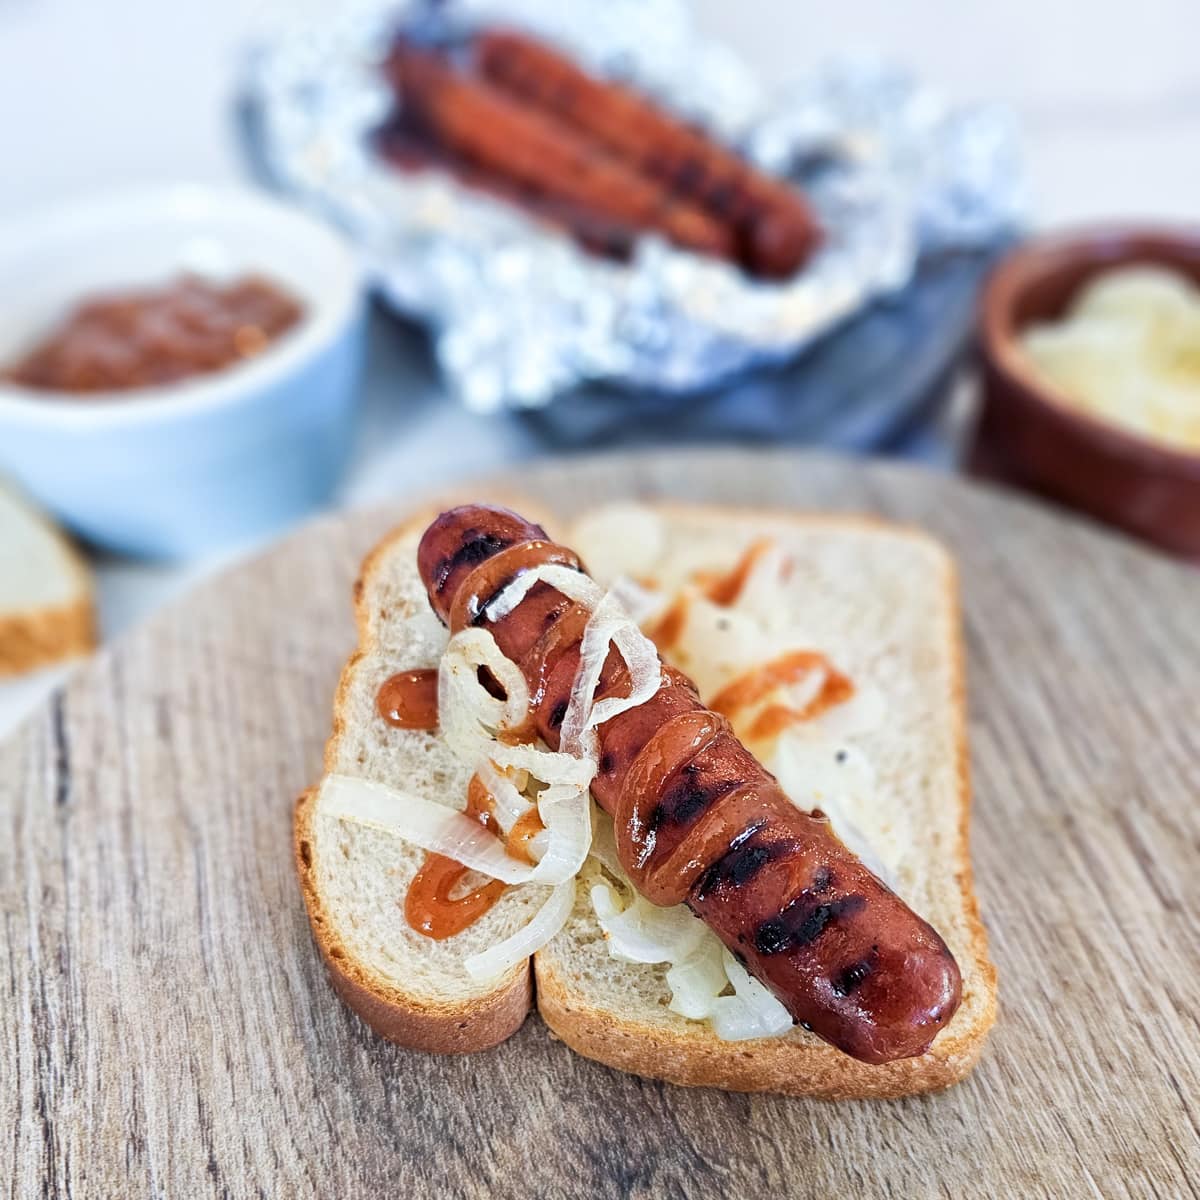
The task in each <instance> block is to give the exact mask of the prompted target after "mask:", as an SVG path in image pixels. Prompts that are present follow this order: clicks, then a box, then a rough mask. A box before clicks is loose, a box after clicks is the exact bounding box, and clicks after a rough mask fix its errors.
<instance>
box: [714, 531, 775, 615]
mask: <svg viewBox="0 0 1200 1200" xmlns="http://www.w3.org/2000/svg"><path fill="white" fill-rule="evenodd" d="M773 544H774V543H773V542H772V541H771V540H770V538H761V539H760V540H759V541H757V542H754V543H752V544H751V545H750V546H749V547H748V548H747V550H746V552H745V553H744V554H743V555H742V557H741V558H740V559H739V560H738V562H737V565H736V566H735V567H734V568H733V569H732V570H731V571H727V572H726V573H725V574H723V575H715V576H714V575H708V576H704V577H703V578H702V583H703V584H704V594H705V595H706V596H707V597H708V598H709V599H710V600H711V601H712V602H713V603H714V604H719V605H721V606H722V607H723V608H728V607H729V605H731V604H733V603H734V602H735V601H736V600H737V598H738V597H739V596H740V595H741V594H742V588H744V587H745V586H746V580H747V579H749V578H750V572H751V571H753V570H754V565H755V563H757V562H758V560H759V559H760V558H762V556H763V555H764V554H766V552H767V551H768V550H770V549H771V546H772V545H773Z"/></svg>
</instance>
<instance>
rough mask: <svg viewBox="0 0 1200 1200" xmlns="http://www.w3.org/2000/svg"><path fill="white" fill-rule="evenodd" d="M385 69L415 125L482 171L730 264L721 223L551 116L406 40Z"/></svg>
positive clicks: (728, 235) (728, 237) (728, 236)
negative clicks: (651, 231) (652, 232)
mask: <svg viewBox="0 0 1200 1200" xmlns="http://www.w3.org/2000/svg"><path fill="white" fill-rule="evenodd" d="M384 69H385V72H386V73H387V75H388V78H389V79H390V80H391V82H392V85H393V87H394V88H395V89H396V92H397V94H398V95H399V97H400V100H401V103H402V104H403V105H404V106H405V108H406V109H407V110H408V112H409V114H410V116H411V117H412V118H413V119H415V120H418V121H420V122H422V123H423V124H424V125H425V126H426V127H427V128H428V130H429V132H430V133H431V135H432V136H433V137H435V138H436V139H437V140H438V141H441V142H443V143H444V144H445V145H446V146H448V147H449V148H450V149H452V150H454V151H455V152H457V153H458V154H461V155H463V156H464V157H465V158H467V159H469V160H470V161H472V162H475V163H477V164H478V165H479V166H481V167H486V168H487V169H488V170H491V171H494V172H496V173H497V174H499V175H500V176H502V177H504V178H506V179H510V180H512V181H514V182H515V183H518V184H522V185H524V186H526V187H529V188H533V189H535V190H536V191H537V192H539V193H541V194H542V195H544V196H547V197H550V198H553V199H557V200H561V201H565V202H569V203H571V204H574V205H578V206H585V207H586V208H588V209H589V210H591V211H593V212H595V214H596V215H597V217H598V218H603V219H607V220H609V221H612V222H618V223H620V222H624V223H629V224H632V225H635V226H637V227H639V228H641V229H652V230H657V231H659V232H660V233H662V234H663V235H665V236H666V237H668V238H669V239H670V240H671V241H673V242H675V243H677V244H678V245H680V246H683V247H686V248H687V249H691V250H695V251H697V252H699V253H701V254H709V255H714V256H716V257H719V258H725V259H733V257H734V249H735V248H734V244H733V235H732V232H731V230H730V229H729V228H727V227H726V226H725V225H722V224H721V222H719V221H717V220H715V219H714V218H713V217H711V216H709V215H708V214H707V213H705V212H703V211H701V210H700V209H699V208H697V207H695V206H694V205H692V204H690V203H688V202H686V201H684V200H681V199H678V198H676V197H673V196H672V195H671V194H670V193H669V192H668V191H667V190H666V189H664V188H663V187H662V185H661V184H659V183H657V182H655V181H654V180H652V179H647V178H644V177H643V176H641V175H639V174H637V172H636V171H633V170H631V169H630V168H629V167H627V166H626V165H625V164H624V163H622V162H620V161H618V160H616V159H615V158H613V157H611V156H610V155H608V154H607V153H605V151H604V150H603V149H602V148H600V147H597V146H594V145H589V144H588V143H587V142H586V141H585V140H584V139H582V138H580V137H578V136H577V135H576V134H574V133H573V132H572V130H570V129H569V128H566V127H564V126H563V125H561V124H560V123H559V122H557V121H555V120H554V119H553V118H552V117H550V116H549V115H547V114H545V113H542V112H539V111H538V110H537V109H534V108H530V107H528V106H527V105H524V104H522V103H520V102H519V101H517V100H514V99H513V98H512V97H511V96H510V95H508V94H507V93H505V92H503V91H501V90H500V89H498V88H495V87H492V86H491V85H490V84H488V83H486V82H484V81H483V80H479V79H475V78H470V77H468V76H466V75H464V74H461V73H459V72H457V71H455V70H454V68H453V66H452V65H451V64H450V62H449V60H448V59H446V58H445V57H444V56H442V55H439V54H435V53H431V52H428V51H425V50H419V49H417V48H416V47H414V46H412V45H410V44H409V43H407V42H405V41H403V40H401V41H398V42H397V43H396V44H395V45H394V46H393V48H392V51H391V53H390V54H389V56H388V59H387V62H386V63H385V68H384Z"/></svg>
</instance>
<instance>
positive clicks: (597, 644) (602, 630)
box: [561, 592, 662, 757]
mask: <svg viewBox="0 0 1200 1200" xmlns="http://www.w3.org/2000/svg"><path fill="white" fill-rule="evenodd" d="M614 644H615V645H616V647H617V649H618V651H619V652H620V654H621V656H622V657H623V658H624V659H625V665H626V667H628V669H629V678H630V692H629V695H628V696H610V697H608V698H606V699H604V700H601V701H600V703H599V704H596V703H595V695H596V688H597V687H598V686H599V684H600V675H601V673H602V672H603V670H604V663H605V661H606V660H607V658H608V650H609V647H610V646H611V645H614ZM661 685H662V664H661V663H660V662H659V658H658V649H657V647H656V646H655V645H654V643H653V642H652V641H651V640H650V639H649V638H648V637H646V635H645V634H644V633H642V631H641V630H640V629H639V628H638V627H637V626H636V625H635V624H634V623H633V619H632V618H631V617H630V616H629V614H628V613H627V612H626V611H625V609H624V608H623V607H622V605H621V602H620V601H619V600H618V599H617V598H616V597H615V596H614V595H613V594H612V593H611V592H608V593H606V594H605V595H604V596H603V597H602V598H601V600H600V603H599V604H597V605H596V608H595V609H594V611H593V612H592V615H591V619H590V620H589V621H588V623H587V626H586V628H585V629H584V631H583V641H582V642H581V643H580V649H579V671H578V672H577V674H576V676H575V682H574V684H573V685H572V687H571V698H570V701H569V702H568V704H567V712H566V715H565V716H564V717H563V723H562V732H561V744H562V746H563V749H564V750H566V751H567V753H569V754H576V755H584V756H587V757H595V755H596V753H597V746H596V737H595V734H594V733H593V732H592V731H593V730H594V729H595V728H596V727H597V726H599V725H602V724H604V722H605V721H611V720H612V719H613V717H615V716H618V715H619V714H620V713H623V712H626V711H628V710H629V709H631V708H636V707H637V706H638V705H639V704H644V703H645V702H646V701H647V700H649V699H650V697H651V696H653V695H654V694H655V692H657V691H658V689H659V687H660V686H661Z"/></svg>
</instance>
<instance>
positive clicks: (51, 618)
mask: <svg viewBox="0 0 1200 1200" xmlns="http://www.w3.org/2000/svg"><path fill="white" fill-rule="evenodd" d="M95 648H96V614H95V610H94V608H93V605H92V595H91V589H90V587H89V588H87V589H86V590H85V592H84V594H83V595H81V596H80V597H78V598H77V599H76V600H74V601H72V602H71V603H70V604H66V605H62V606H59V607H55V608H40V609H31V610H30V611H29V612H22V613H9V614H8V615H6V616H0V676H4V675H21V674H24V673H25V672H26V671H34V670H37V669H38V668H39V667H47V666H50V665H51V664H53V663H57V662H62V661H63V660H64V659H68V658H77V657H79V656H80V655H84V654H90V653H91V652H92V651H93V650H94V649H95Z"/></svg>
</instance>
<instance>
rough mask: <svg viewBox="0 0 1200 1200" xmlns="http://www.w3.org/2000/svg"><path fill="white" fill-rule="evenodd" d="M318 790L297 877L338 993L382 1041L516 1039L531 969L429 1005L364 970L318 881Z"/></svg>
mask: <svg viewBox="0 0 1200 1200" xmlns="http://www.w3.org/2000/svg"><path fill="white" fill-rule="evenodd" d="M315 800H316V789H315V788H310V789H309V790H308V791H307V792H305V793H304V794H303V795H302V796H301V797H300V799H299V800H297V801H296V808H295V813H294V817H293V822H292V829H293V839H294V852H295V856H296V874H297V875H298V876H299V879H300V889H301V891H302V892H303V894H304V905H305V907H306V908H307V909H308V919H309V923H310V924H311V925H312V931H313V937H314V938H315V939H316V943H317V946H318V947H319V948H320V951H321V957H322V958H323V959H324V960H325V966H326V967H327V968H328V970H329V978H330V981H331V982H332V984H333V987H334V990H335V991H336V992H337V994H338V995H339V996H340V997H341V998H342V999H343V1000H344V1001H345V1002H346V1004H347V1005H348V1006H349V1007H350V1008H352V1009H353V1010H354V1011H355V1012H356V1013H357V1014H358V1015H359V1016H360V1017H361V1018H362V1019H363V1020H364V1021H365V1022H366V1023H367V1024H368V1025H369V1026H370V1027H371V1028H372V1029H373V1030H374V1031H375V1032H376V1033H377V1034H379V1036H380V1037H384V1038H387V1039H388V1041H391V1042H399V1043H400V1045H402V1046H409V1047H411V1048H413V1049H416V1050H425V1051H428V1052H429V1053H430V1054H464V1053H468V1052H470V1051H473V1050H488V1049H490V1048H491V1047H492V1046H496V1045H499V1043H500V1042H502V1041H504V1040H505V1039H506V1038H508V1037H511V1036H512V1035H513V1034H514V1033H516V1031H517V1030H518V1029H520V1027H521V1025H522V1023H523V1022H524V1020H525V1017H526V1015H527V1014H528V1012H529V1010H530V1008H531V1006H532V1003H533V976H532V972H531V971H530V970H529V965H528V964H526V965H525V966H524V968H518V969H516V970H515V971H514V972H512V974H511V977H510V978H509V979H507V980H505V982H504V983H502V984H501V985H500V986H498V987H497V988H496V989H495V990H493V991H491V992H489V993H487V994H486V995H484V996H481V997H478V998H476V999H475V1000H472V1001H469V1002H466V1003H462V1004H451V1003H443V1004H430V1003H426V1002H423V1001H421V1000H419V999H417V998H416V997H413V996H408V995H405V994H404V993H402V992H399V991H397V990H396V989H395V988H391V987H389V986H387V984H385V983H384V982H383V981H382V980H380V979H378V978H373V977H372V976H371V975H370V974H369V973H367V972H365V971H363V970H361V969H360V968H359V967H358V965H357V964H356V963H355V962H354V960H353V958H352V957H350V956H349V955H348V954H347V953H346V951H345V950H344V949H343V948H342V947H341V945H340V944H339V942H338V940H337V937H336V935H335V934H334V933H333V928H332V925H331V924H330V922H329V921H328V919H327V917H326V914H325V908H324V905H323V904H322V902H321V895H320V892H319V891H318V889H317V887H316V883H315V880H314V878H313V864H312V827H311V823H312V814H313V806H314V802H315Z"/></svg>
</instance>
